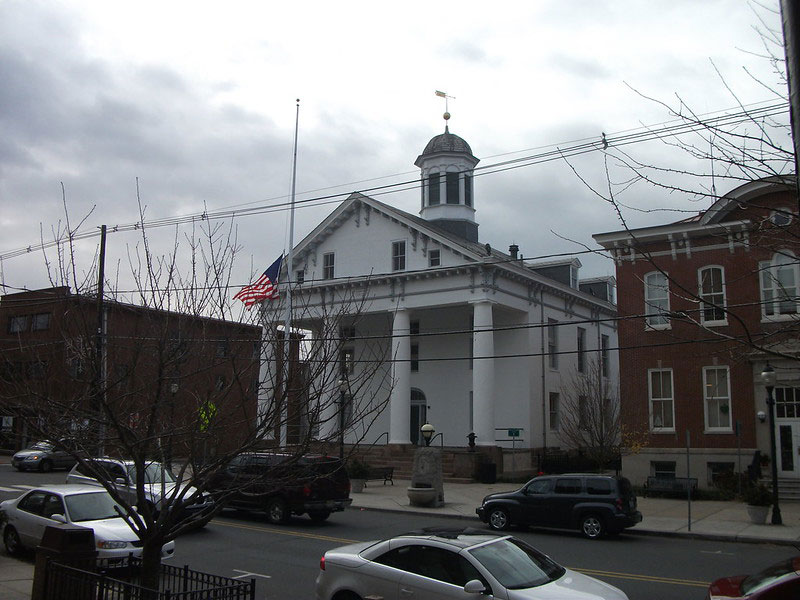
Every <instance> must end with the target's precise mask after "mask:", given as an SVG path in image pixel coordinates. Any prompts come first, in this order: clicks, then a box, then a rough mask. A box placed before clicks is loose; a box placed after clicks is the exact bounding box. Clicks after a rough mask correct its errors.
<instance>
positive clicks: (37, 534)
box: [0, 484, 175, 558]
mask: <svg viewBox="0 0 800 600" xmlns="http://www.w3.org/2000/svg"><path fill="white" fill-rule="evenodd" d="M116 506H117V505H116V503H115V502H114V499H113V498H112V497H111V495H110V494H109V493H108V492H107V491H105V490H98V489H97V488H96V487H91V486H85V485H69V484H66V485H47V486H42V487H39V488H35V489H32V490H30V491H28V492H26V493H24V494H22V496H20V497H19V498H17V499H16V500H6V501H5V502H0V523H2V524H3V525H4V527H3V542H4V543H5V546H6V550H7V551H8V553H9V554H19V553H20V552H21V551H22V550H23V549H24V548H35V547H36V546H38V545H39V543H40V542H41V541H42V536H43V535H44V530H45V528H46V527H47V526H48V525H58V524H59V523H67V524H69V525H77V526H80V527H88V528H89V529H92V530H94V541H95V546H96V548H97V556H98V558H123V557H126V556H128V555H129V554H133V555H134V556H141V554H142V544H141V542H140V541H139V538H138V537H137V535H136V533H134V531H133V530H132V529H131V528H130V526H129V525H128V524H127V523H126V522H125V520H124V519H123V518H122V517H120V516H119V513H118V512H117V508H116ZM174 552H175V542H173V541H170V542H167V543H166V544H164V546H163V547H162V548H161V557H162V558H170V557H171V556H172V555H173V554H174Z"/></svg>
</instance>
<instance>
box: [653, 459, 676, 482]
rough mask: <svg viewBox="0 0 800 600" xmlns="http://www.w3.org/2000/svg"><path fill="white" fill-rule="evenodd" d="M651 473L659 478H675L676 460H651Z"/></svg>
mask: <svg viewBox="0 0 800 600" xmlns="http://www.w3.org/2000/svg"><path fill="white" fill-rule="evenodd" d="M650 473H652V475H653V477H658V478H659V479H675V461H674V460H653V461H650Z"/></svg>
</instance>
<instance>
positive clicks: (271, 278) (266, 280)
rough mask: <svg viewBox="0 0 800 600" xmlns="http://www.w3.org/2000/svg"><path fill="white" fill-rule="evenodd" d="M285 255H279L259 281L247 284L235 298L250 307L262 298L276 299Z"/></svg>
mask: <svg viewBox="0 0 800 600" xmlns="http://www.w3.org/2000/svg"><path fill="white" fill-rule="evenodd" d="M282 261H283V256H282V255H281V256H279V257H278V260H276V261H275V262H274V263H272V264H271V265H270V266H269V268H268V269H267V270H266V271H264V272H263V273H262V274H261V277H259V278H258V281H256V282H255V283H251V284H250V285H246V286H245V287H243V288H242V289H241V290H239V293H238V294H236V295H235V296H234V297H233V299H234V300H241V301H242V302H244V305H245V306H246V307H248V308H250V306H252V305H253V304H255V303H256V302H261V301H262V300H274V299H275V298H277V297H278V274H279V273H280V272H281V262H282Z"/></svg>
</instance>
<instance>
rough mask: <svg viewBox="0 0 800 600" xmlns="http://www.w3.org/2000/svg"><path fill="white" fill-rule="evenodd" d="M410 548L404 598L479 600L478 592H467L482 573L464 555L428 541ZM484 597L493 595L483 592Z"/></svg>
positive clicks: (401, 592) (402, 586) (402, 585)
mask: <svg viewBox="0 0 800 600" xmlns="http://www.w3.org/2000/svg"><path fill="white" fill-rule="evenodd" d="M409 549H410V552H409V556H408V562H407V563H406V569H405V570H404V573H403V576H402V578H401V579H400V588H399V590H398V597H399V599H400V600H415V599H416V600H475V598H476V594H470V593H467V592H465V591H464V585H465V584H466V583H467V581H469V580H471V579H477V578H479V577H480V575H479V574H477V570H476V569H475V567H473V566H472V565H471V564H470V563H469V562H468V561H467V560H466V559H465V558H464V557H462V556H459V555H458V553H456V552H453V551H452V550H448V549H446V548H439V547H436V546H430V545H426V544H416V545H412V546H409ZM476 574H477V575H476ZM481 598H493V596H492V595H491V594H481Z"/></svg>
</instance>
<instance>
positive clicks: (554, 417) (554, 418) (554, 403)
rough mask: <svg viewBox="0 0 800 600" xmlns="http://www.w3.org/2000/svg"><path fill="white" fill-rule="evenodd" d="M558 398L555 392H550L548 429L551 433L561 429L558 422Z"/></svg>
mask: <svg viewBox="0 0 800 600" xmlns="http://www.w3.org/2000/svg"><path fill="white" fill-rule="evenodd" d="M559 401H560V398H559V397H558V393H557V392H550V429H551V430H553V431H558V430H559V428H560V427H561V425H560V423H559V420H560V407H559Z"/></svg>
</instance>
